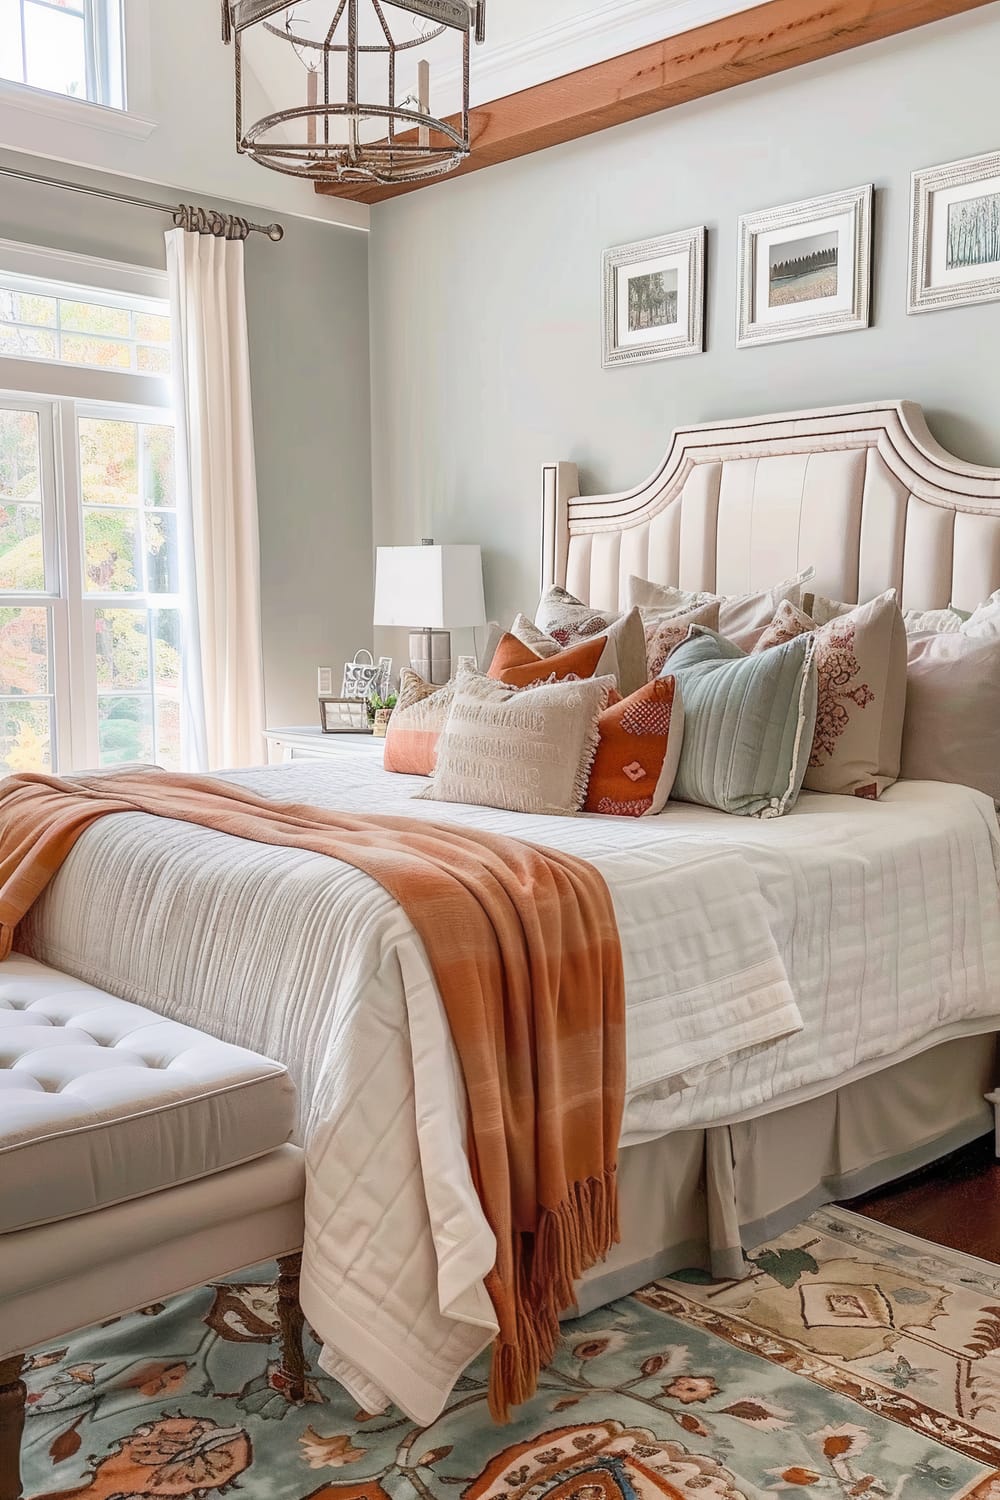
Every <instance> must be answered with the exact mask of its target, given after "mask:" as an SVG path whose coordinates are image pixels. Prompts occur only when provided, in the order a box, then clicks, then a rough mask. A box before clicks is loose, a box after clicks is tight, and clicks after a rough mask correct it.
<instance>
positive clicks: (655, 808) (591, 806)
mask: <svg viewBox="0 0 1000 1500" xmlns="http://www.w3.org/2000/svg"><path fill="white" fill-rule="evenodd" d="M598 727H599V729H600V733H601V739H600V743H599V745H598V747H597V754H596V755H595V757H594V766H593V769H592V771H591V773H590V785H589V787H588V788H587V800H586V802H585V803H584V811H585V812H591V813H609V814H611V815H612V816H614V817H619V818H642V817H645V816H646V814H647V813H658V812H662V811H663V809H664V807H665V806H666V803H667V798H668V797H669V796H670V789H671V787H672V786H673V784H674V777H675V776H676V775H677V764H678V761H679V760H680V756H681V744H682V742H683V738H684V707H683V704H682V703H681V695H680V693H679V691H678V690H677V684H676V683H675V682H674V679H673V678H672V677H660V678H658V679H657V681H656V682H647V683H646V684H645V686H644V687H641V688H640V689H639V691H638V692H637V693H633V694H632V695H631V697H629V698H622V699H621V700H620V701H619V702H618V703H616V704H614V705H613V706H612V705H609V706H608V707H607V708H606V709H605V710H604V712H603V713H602V714H601V717H600V721H599V725H598Z"/></svg>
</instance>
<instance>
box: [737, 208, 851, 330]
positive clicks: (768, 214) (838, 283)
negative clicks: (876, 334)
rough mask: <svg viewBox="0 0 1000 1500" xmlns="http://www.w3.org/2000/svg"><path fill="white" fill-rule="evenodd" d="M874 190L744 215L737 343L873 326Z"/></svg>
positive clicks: (740, 250) (740, 259)
mask: <svg viewBox="0 0 1000 1500" xmlns="http://www.w3.org/2000/svg"><path fill="white" fill-rule="evenodd" d="M874 192H875V190H874V185H873V184H872V183H867V184H866V185H865V186H863V187H856V188H848V189H846V190H845V191H843V192H839V193H828V194H826V195H825V196H824V197H821V198H806V199H804V200H803V201H802V202H799V203H787V204H784V205H783V206H782V207H780V208H768V209H763V210H761V211H760V212H758V213H751V214H743V215H742V217H741V218H740V222H739V267H738V277H737V288H736V304H737V311H736V344H737V347H738V348H741V349H744V348H750V347H753V346H755V345H759V344H771V343H779V342H784V341H785V340H787V339H806V338H816V337H819V336H821V335H824V334H828V333H855V332H857V331H858V330H860V329H862V328H868V327H869V326H870V323H871V292H872V207H873V200H874Z"/></svg>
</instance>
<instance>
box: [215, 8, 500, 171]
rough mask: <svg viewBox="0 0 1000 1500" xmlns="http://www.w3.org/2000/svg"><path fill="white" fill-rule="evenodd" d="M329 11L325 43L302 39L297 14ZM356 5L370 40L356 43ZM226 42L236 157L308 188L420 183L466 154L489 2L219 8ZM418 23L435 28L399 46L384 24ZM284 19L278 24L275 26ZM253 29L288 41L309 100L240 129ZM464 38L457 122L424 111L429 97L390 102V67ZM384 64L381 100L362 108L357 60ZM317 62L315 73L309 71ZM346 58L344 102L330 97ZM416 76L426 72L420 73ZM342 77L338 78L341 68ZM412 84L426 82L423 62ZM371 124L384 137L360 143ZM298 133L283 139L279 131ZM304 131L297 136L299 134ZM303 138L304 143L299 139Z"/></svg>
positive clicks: (393, 73) (393, 84)
mask: <svg viewBox="0 0 1000 1500" xmlns="http://www.w3.org/2000/svg"><path fill="white" fill-rule="evenodd" d="M324 3H330V4H332V6H333V14H332V19H331V21H330V24H329V26H328V27H327V28H326V30H325V33H324V34H323V36H322V37H320V38H317V37H315V36H309V35H306V34H305V33H304V32H303V30H302V29H301V21H300V20H299V18H298V17H297V14H296V13H297V12H300V11H301V12H308V13H314V11H315V7H317V6H318V5H321V4H324ZM362 6H365V7H367V8H368V9H369V10H370V12H371V13H373V15H374V19H375V21H376V23H377V26H376V27H375V28H373V29H374V31H375V34H376V35H378V33H379V32H380V33H381V37H380V39H379V40H378V41H375V42H371V41H369V42H362V41H361V31H360V25H359V18H360V11H361V8H362ZM222 10H223V39H224V40H225V41H227V42H229V41H232V42H233V44H234V49H235V69H236V149H237V151H239V152H240V153H241V155H244V156H249V157H251V159H252V160H254V161H256V162H258V163H259V164H260V165H261V166H265V167H269V168H270V169H271V170H272V171H276V172H283V173H285V174H286V175H288V176H292V177H304V178H308V179H310V180H311V181H313V182H335V183H345V184H350V183H358V184H373V183H377V184H381V185H387V186H391V185H393V184H396V183H399V184H405V183H417V182H426V181H429V180H431V179H433V178H435V177H442V176H444V175H445V174H447V173H448V172H452V171H454V169H455V168H456V167H457V166H459V165H460V164H461V163H462V162H463V161H465V159H466V158H467V157H468V156H469V154H470V150H471V141H470V134H469V82H470V56H471V44H472V41H473V39H475V40H476V41H477V42H482V41H484V40H485V28H486V0H222ZM399 11H402V12H405V13H408V14H410V15H416V16H421V17H423V18H424V19H425V20H428V21H430V22H431V23H432V25H431V28H430V29H429V30H428V31H426V32H424V33H423V34H422V35H420V36H416V37H410V38H406V39H405V40H397V38H396V37H395V36H394V34H393V31H392V27H391V24H390V21H391V18H392V13H393V12H399ZM280 12H284V23H283V24H279V23H276V22H275V20H274V18H275V17H276V16H277V15H278V14H279V13H280ZM254 27H260V28H263V30H265V31H266V32H268V33H269V35H270V36H272V37H274V38H277V39H278V40H280V41H284V42H286V43H287V44H288V45H289V46H290V47H292V48H293V49H294V50H295V51H296V53H297V54H298V55H299V57H300V58H302V59H303V60H305V59H309V61H307V62H306V73H307V78H308V85H309V87H308V97H307V101H306V103H305V104H300V105H293V106H291V107H289V108H286V109H278V110H272V111H270V112H269V113H267V114H265V115H263V116H261V118H260V119H258V120H254V121H251V122H250V123H247V122H246V120H245V118H244V88H243V39H244V37H245V36H246V34H247V32H248V31H250V30H251V29H252V28H254ZM450 31H454V32H456V33H458V34H459V35H460V37H461V48H462V107H461V111H460V113H459V114H458V115H457V116H454V117H452V118H451V119H440V118H438V117H437V116H435V115H434V114H432V113H431V110H430V105H429V98H428V97H427V96H428V94H429V89H428V88H427V86H426V84H425V86H424V88H423V89H422V91H421V92H422V97H420V98H419V99H416V100H414V99H413V97H412V95H411V96H408V97H407V98H406V99H404V100H402V101H400V100H399V99H397V59H398V57H399V55H400V54H401V53H410V54H412V53H414V52H417V51H418V50H419V49H421V48H425V47H427V46H428V45H429V44H430V43H432V42H434V41H436V40H437V39H438V38H439V37H441V36H444V35H445V34H446V33H448V32H450ZM366 56H368V57H376V58H377V57H381V58H384V59H385V61H386V64H387V77H388V91H387V97H386V99H385V102H380V101H375V100H366V99H363V98H362V97H361V96H360V92H359V61H360V59H361V58H363V57H366ZM313 57H315V63H316V65H315V67H312V66H311V65H310V63H311V60H312V59H313ZM335 59H337V60H346V90H345V92H346V97H345V98H337V97H336V96H335V95H334V94H333V92H332V84H331V62H332V61H334V60H335ZM421 69H422V70H424V71H422V72H421ZM341 71H342V70H341ZM418 76H420V77H421V78H423V79H427V78H428V77H429V69H428V65H427V64H426V63H425V62H421V63H420V67H419V68H418ZM373 121H375V122H378V123H379V124H380V125H381V126H382V127H383V131H382V133H381V134H380V135H378V136H377V137H376V138H375V139H374V140H364V139H363V127H364V126H365V125H370V124H371V122H373ZM335 122H345V123H346V131H342V134H343V135H346V140H345V139H335V138H334V135H333V132H332V129H331V127H332V125H333V124H334V123H335ZM289 125H293V126H295V127H296V130H295V131H293V132H291V133H289V135H288V137H287V138H282V132H283V131H284V130H285V127H287V126H289ZM298 129H301V135H299V134H298V133H297V131H298ZM303 137H304V138H303Z"/></svg>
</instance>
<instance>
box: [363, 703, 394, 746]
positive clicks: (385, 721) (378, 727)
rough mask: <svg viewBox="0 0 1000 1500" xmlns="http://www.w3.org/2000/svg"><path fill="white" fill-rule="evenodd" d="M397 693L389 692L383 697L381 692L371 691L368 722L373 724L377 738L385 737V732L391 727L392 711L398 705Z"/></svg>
mask: <svg viewBox="0 0 1000 1500" xmlns="http://www.w3.org/2000/svg"><path fill="white" fill-rule="evenodd" d="M396 702H397V699H396V694H395V693H387V694H386V696H385V697H384V698H383V697H382V696H381V694H380V693H371V694H369V697H368V722H369V724H370V725H371V726H372V734H373V735H374V736H375V738H376V739H377V740H384V739H385V732H386V730H387V729H388V728H389V720H390V719H391V718H392V711H393V709H394V708H395V707H396Z"/></svg>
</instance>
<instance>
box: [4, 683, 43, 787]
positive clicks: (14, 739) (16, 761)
mask: <svg viewBox="0 0 1000 1500" xmlns="http://www.w3.org/2000/svg"><path fill="white" fill-rule="evenodd" d="M51 770H52V728H51V719H50V709H49V703H48V700H47V699H45V698H41V699H38V698H22V699H20V700H18V701H16V702H12V701H11V700H10V699H7V700H6V702H5V701H4V700H3V699H0V771H4V772H12V771H51Z"/></svg>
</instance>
